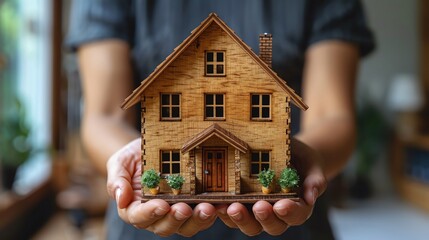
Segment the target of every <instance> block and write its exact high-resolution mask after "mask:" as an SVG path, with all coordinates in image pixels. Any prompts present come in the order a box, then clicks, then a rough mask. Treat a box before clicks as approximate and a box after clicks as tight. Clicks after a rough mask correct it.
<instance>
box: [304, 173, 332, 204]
mask: <svg viewBox="0 0 429 240" xmlns="http://www.w3.org/2000/svg"><path fill="white" fill-rule="evenodd" d="M326 187H327V182H326V179H325V176H324V175H323V173H322V171H321V170H320V169H319V168H314V169H311V170H310V171H309V175H308V176H307V177H306V178H305V180H304V182H303V197H304V200H305V202H306V203H307V204H309V205H311V206H314V204H315V203H316V200H317V198H318V197H319V196H320V195H321V194H322V193H323V192H325V190H326Z"/></svg>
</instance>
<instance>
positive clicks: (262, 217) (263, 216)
mask: <svg viewBox="0 0 429 240" xmlns="http://www.w3.org/2000/svg"><path fill="white" fill-rule="evenodd" d="M255 215H256V217H257V218H258V219H259V220H261V221H264V220H265V219H267V218H268V214H267V212H265V211H260V212H255Z"/></svg>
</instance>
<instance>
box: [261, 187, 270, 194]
mask: <svg viewBox="0 0 429 240" xmlns="http://www.w3.org/2000/svg"><path fill="white" fill-rule="evenodd" d="M262 193H263V194H270V193H271V188H270V187H264V186H262Z"/></svg>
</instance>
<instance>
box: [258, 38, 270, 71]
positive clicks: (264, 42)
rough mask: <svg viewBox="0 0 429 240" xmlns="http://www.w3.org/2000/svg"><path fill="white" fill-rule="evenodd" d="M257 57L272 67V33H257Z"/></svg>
mask: <svg viewBox="0 0 429 240" xmlns="http://www.w3.org/2000/svg"><path fill="white" fill-rule="evenodd" d="M259 57H260V58H261V59H262V61H264V62H265V63H266V64H267V65H268V66H269V67H272V64H271V63H272V58H273V35H272V34H269V33H264V34H260V35H259Z"/></svg>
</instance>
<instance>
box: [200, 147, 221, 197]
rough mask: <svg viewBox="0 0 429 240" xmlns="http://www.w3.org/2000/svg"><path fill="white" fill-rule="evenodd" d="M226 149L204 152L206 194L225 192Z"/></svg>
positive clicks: (204, 186)
mask: <svg viewBox="0 0 429 240" xmlns="http://www.w3.org/2000/svg"><path fill="white" fill-rule="evenodd" d="M225 152H226V150H225V149H207V150H204V159H203V162H204V164H203V188H204V192H225V184H226V181H225V178H226V171H225V169H226V166H225V158H226V157H225Z"/></svg>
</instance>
